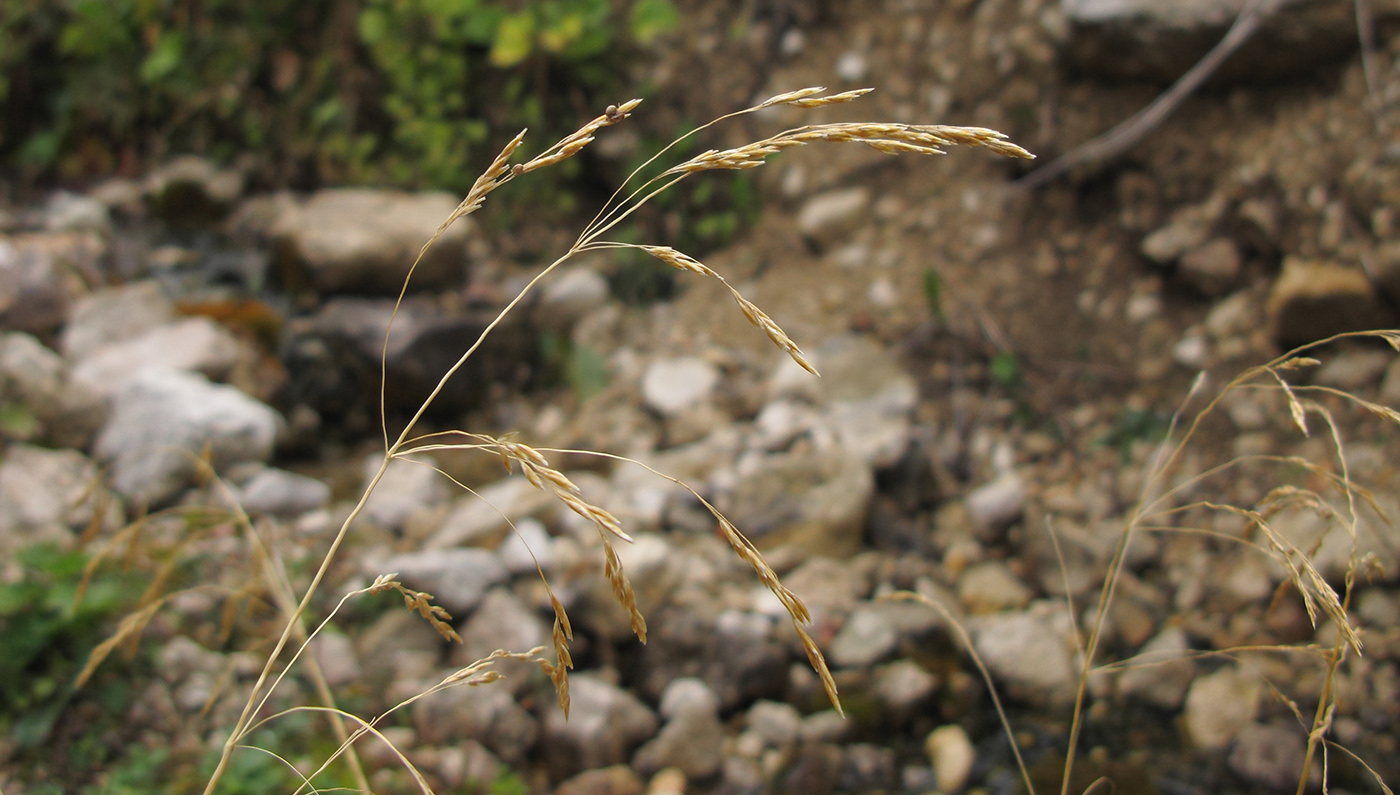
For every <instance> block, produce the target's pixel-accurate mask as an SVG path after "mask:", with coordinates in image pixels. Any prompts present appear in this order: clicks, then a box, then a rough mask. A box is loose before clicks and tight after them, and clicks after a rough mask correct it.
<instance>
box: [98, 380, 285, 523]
mask: <svg viewBox="0 0 1400 795" xmlns="http://www.w3.org/2000/svg"><path fill="white" fill-rule="evenodd" d="M281 424H282V418H281V417H280V416H279V415H278V414H277V412H276V411H274V410H272V409H271V408H269V407H268V406H266V405H264V404H262V403H259V402H258V401H256V400H254V399H252V398H250V397H248V396H247V395H244V394H243V393H242V392H239V391H238V390H237V389H234V388H233V387H230V386H221V385H217V384H212V383H210V382H209V381H208V380H207V379H206V378H204V377H203V376H200V375H196V374H194V373H185V372H179V371H175V370H163V369H155V370H145V371H143V372H141V373H140V374H139V375H137V376H136V377H135V378H134V379H133V380H132V381H131V383H130V384H129V385H128V386H127V387H126V388H125V389H124V390H122V392H121V393H119V394H118V395H117V396H116V398H115V402H114V403H113V407H112V414H111V416H110V417H109V418H108V420H107V424H106V425H105V426H104V427H103V428H102V432H101V433H100V434H99V436H98V438H97V444H96V452H97V455H98V456H99V457H100V458H102V459H105V460H107V461H110V462H111V464H112V470H111V472H112V485H113V487H114V488H115V489H116V490H117V491H118V492H119V493H121V494H123V495H125V496H127V497H130V498H132V499H134V500H136V501H137V502H139V503H144V504H147V505H158V504H161V503H164V502H166V501H168V500H170V499H172V498H174V497H175V496H176V495H177V494H179V492H180V490H181V489H183V488H184V487H185V486H186V485H188V484H189V483H190V482H191V480H192V479H193V477H194V476H195V474H196V472H197V471H198V470H197V467H196V465H195V459H196V458H197V457H198V456H200V455H201V454H202V452H203V451H204V450H206V449H207V450H208V451H209V453H210V455H211V463H212V464H213V466H214V468H215V470H216V471H223V470H225V469H226V468H228V467H229V466H231V465H233V464H237V463H242V462H245V461H267V460H268V458H270V457H271V455H272V446H273V441H274V440H275V439H276V436H277V432H278V429H279V427H280V425H281Z"/></svg>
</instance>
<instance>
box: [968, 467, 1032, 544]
mask: <svg viewBox="0 0 1400 795" xmlns="http://www.w3.org/2000/svg"><path fill="white" fill-rule="evenodd" d="M1025 505H1026V483H1025V481H1024V480H1022V479H1021V476H1020V475H1018V474H1016V473H1015V472H1005V473H1003V474H1001V475H998V476H997V478H996V479H995V480H993V481H991V482H990V483H987V484H985V485H983V486H980V487H978V488H977V489H974V490H973V491H972V493H971V494H969V495H967V512H968V515H969V516H970V517H971V519H972V524H973V526H974V527H976V528H977V531H978V535H979V536H981V537H982V538H983V539H984V540H985V539H987V538H990V537H993V536H995V534H996V533H998V532H999V531H1001V530H1004V529H1006V527H1007V526H1008V525H1010V524H1011V523H1012V522H1014V521H1016V520H1017V519H1019V518H1021V513H1022V511H1023V510H1025Z"/></svg>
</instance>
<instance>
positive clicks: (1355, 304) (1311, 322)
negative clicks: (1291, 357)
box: [1267, 257, 1400, 348]
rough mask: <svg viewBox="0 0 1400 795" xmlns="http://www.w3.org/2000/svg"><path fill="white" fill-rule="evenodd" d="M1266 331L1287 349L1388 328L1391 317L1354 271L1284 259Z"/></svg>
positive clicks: (1272, 293) (1362, 276)
mask: <svg viewBox="0 0 1400 795" xmlns="http://www.w3.org/2000/svg"><path fill="white" fill-rule="evenodd" d="M1267 312H1268V317H1269V331H1270V333H1271V335H1272V336H1273V339H1274V341H1275V342H1276V343H1278V345H1279V346H1280V347H1283V348H1292V347H1295V346H1297V345H1302V344H1305V343H1309V342H1314V341H1316V340H1320V339H1324V338H1326V337H1330V336H1332V335H1333V334H1340V333H1342V332H1345V331H1363V330H1367V329H1377V328H1392V327H1394V325H1395V324H1396V322H1397V320H1400V318H1397V316H1396V312H1395V310H1394V309H1392V308H1391V307H1389V306H1387V305H1386V304H1385V302H1384V301H1382V300H1381V298H1380V296H1379V295H1377V293H1376V290H1375V287H1374V286H1373V285H1372V284H1371V280H1370V279H1368V278H1367V276H1366V273H1365V272H1364V271H1362V270H1361V269H1360V268H1349V267H1346V266H1344V265H1339V264H1336V263H1332V262H1326V261H1321V260H1305V259H1301V258H1299V257H1288V258H1287V259H1285V260H1284V262H1283V271H1282V273H1280V274H1279V277H1278V280H1277V281H1275V282H1274V286H1273V289H1272V290H1271V291H1270V293H1269V299H1268V305H1267Z"/></svg>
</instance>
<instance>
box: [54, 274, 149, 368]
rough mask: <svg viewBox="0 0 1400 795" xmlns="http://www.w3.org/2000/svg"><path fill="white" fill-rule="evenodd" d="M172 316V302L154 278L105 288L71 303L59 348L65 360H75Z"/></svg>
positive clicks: (141, 332) (138, 333)
mask: <svg viewBox="0 0 1400 795" xmlns="http://www.w3.org/2000/svg"><path fill="white" fill-rule="evenodd" d="M174 319H175V306H174V304H172V303H171V301H170V299H169V298H167V297H166V296H165V293H164V291H162V290H161V287H160V284H158V283H156V282H154V281H140V282H132V283H130V284H125V285H122V286H120V287H109V288H107V289H105V290H99V291H98V292H95V293H91V294H89V295H85V296H83V297H82V298H79V299H78V300H77V301H75V302H74V303H73V311H72V312H71V313H69V316H68V322H67V324H66V325H64V327H63V333H62V335H61V336H60V337H59V350H60V351H62V353H63V355H64V356H66V357H68V359H69V361H77V360H79V359H82V358H85V357H87V356H88V355H89V354H91V353H93V352H94V351H96V350H97V349H98V348H101V347H103V346H104V345H110V344H112V343H115V342H121V341H123V340H129V339H131V338H133V337H138V336H140V335H141V334H143V333H145V332H147V331H150V330H152V329H155V328H159V327H161V326H164V325H166V324H167V323H169V322H170V321H172V320H174Z"/></svg>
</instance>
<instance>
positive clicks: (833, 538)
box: [725, 453, 875, 558]
mask: <svg viewBox="0 0 1400 795" xmlns="http://www.w3.org/2000/svg"><path fill="white" fill-rule="evenodd" d="M874 493H875V475H874V472H873V470H872V469H871V467H870V465H869V464H867V463H865V462H864V461H861V460H860V459H859V458H856V457H855V456H850V455H833V456H813V455H803V454H798V453H789V454H783V455H773V456H766V457H764V458H763V460H762V461H761V462H759V463H757V464H755V465H754V466H753V470H752V471H750V472H745V473H743V479H742V480H741V481H740V482H739V483H738V485H737V486H736V487H735V489H734V491H733V493H732V494H731V495H730V500H728V501H727V505H726V506H725V507H726V508H727V511H726V515H727V516H728V517H729V518H730V520H731V521H733V522H734V523H735V525H737V526H738V527H739V529H740V530H742V531H743V532H744V533H746V534H747V535H748V537H749V538H750V539H752V540H753V541H754V543H755V544H757V545H758V546H759V547H761V548H765V549H771V548H774V547H777V546H782V545H790V546H792V547H793V548H794V549H798V550H801V551H803V552H806V553H808V554H814V555H826V556H829V557H835V558H844V557H850V556H851V555H854V554H855V553H856V552H858V551H859V550H860V548H861V545H862V542H863V538H864V534H865V519H866V515H867V513H868V512H869V507H870V499H871V497H872V496H873V495H874Z"/></svg>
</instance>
